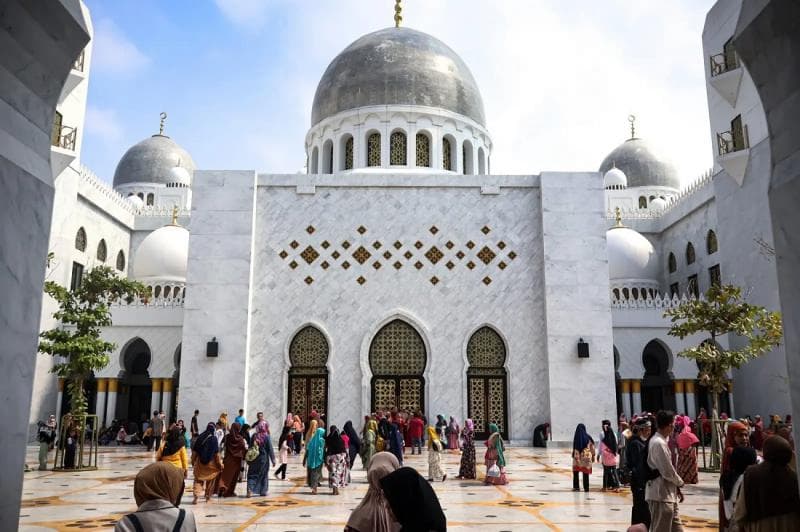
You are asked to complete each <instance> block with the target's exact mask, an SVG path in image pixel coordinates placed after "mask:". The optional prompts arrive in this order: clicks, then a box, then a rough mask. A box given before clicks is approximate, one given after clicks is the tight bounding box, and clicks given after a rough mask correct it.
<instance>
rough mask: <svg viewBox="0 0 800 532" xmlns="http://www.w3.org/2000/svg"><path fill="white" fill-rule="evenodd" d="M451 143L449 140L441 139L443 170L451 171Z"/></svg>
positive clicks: (452, 165) (452, 166)
mask: <svg viewBox="0 0 800 532" xmlns="http://www.w3.org/2000/svg"><path fill="white" fill-rule="evenodd" d="M454 166H455V165H454V164H453V143H452V142H451V141H450V139H449V138H447V137H444V138H443V139H442V168H443V169H445V170H449V171H451V172H452V171H453V168H454Z"/></svg>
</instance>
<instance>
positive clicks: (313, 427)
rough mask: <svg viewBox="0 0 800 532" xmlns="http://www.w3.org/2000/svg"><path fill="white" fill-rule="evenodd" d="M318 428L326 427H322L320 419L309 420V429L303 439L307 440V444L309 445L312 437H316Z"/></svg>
mask: <svg viewBox="0 0 800 532" xmlns="http://www.w3.org/2000/svg"><path fill="white" fill-rule="evenodd" d="M318 428H324V427H320V426H319V421H317V420H316V419H312V420H311V421H309V422H308V430H307V431H306V434H305V436H304V437H303V440H304V441H305V442H306V445H308V442H309V441H310V440H311V438H313V437H314V434H316V433H317V429H318Z"/></svg>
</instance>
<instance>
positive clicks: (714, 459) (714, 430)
mask: <svg viewBox="0 0 800 532" xmlns="http://www.w3.org/2000/svg"><path fill="white" fill-rule="evenodd" d="M711 405H712V406H711V467H712V468H714V469H720V468H721V465H722V460H721V456H722V452H724V449H722V445H721V442H720V437H719V436H720V435H719V428H718V426H719V420H718V418H717V416H718V412H719V393H717V392H716V390H713V389H712V392H711Z"/></svg>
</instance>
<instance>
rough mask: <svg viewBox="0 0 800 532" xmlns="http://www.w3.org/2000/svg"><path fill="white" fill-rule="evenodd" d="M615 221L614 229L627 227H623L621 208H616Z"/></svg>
mask: <svg viewBox="0 0 800 532" xmlns="http://www.w3.org/2000/svg"><path fill="white" fill-rule="evenodd" d="M614 221H615V224H614V227H625V226H624V225H622V211H621V210H620V209H619V207H614Z"/></svg>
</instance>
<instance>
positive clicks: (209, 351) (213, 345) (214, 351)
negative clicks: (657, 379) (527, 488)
mask: <svg viewBox="0 0 800 532" xmlns="http://www.w3.org/2000/svg"><path fill="white" fill-rule="evenodd" d="M218 354H219V343H218V342H217V337H216V336H215V337H214V339H213V340H211V341H210V342H208V343H207V344H206V356H207V357H215V356H217V355H218ZM586 356H589V355H586Z"/></svg>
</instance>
